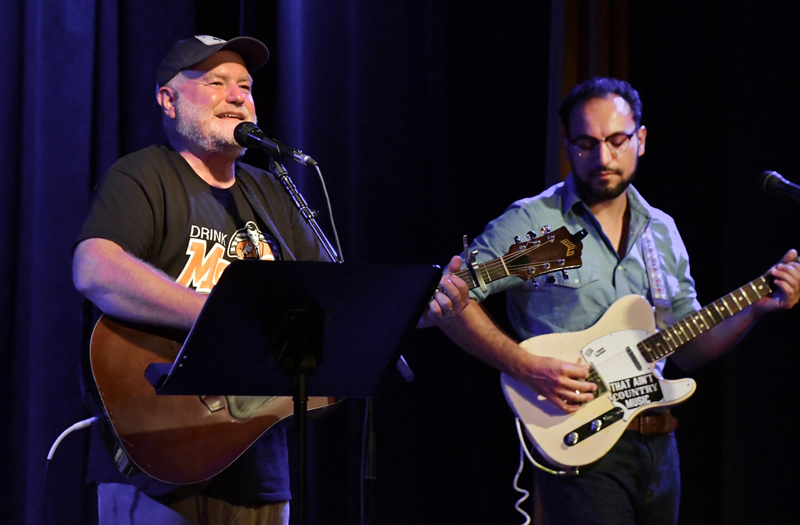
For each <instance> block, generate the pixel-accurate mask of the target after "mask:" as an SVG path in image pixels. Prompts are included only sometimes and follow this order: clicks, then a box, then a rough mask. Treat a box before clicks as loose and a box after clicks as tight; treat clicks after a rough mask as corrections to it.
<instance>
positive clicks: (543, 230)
mask: <svg viewBox="0 0 800 525" xmlns="http://www.w3.org/2000/svg"><path fill="white" fill-rule="evenodd" d="M548 233H550V226H547V225H544V226H542V235H547V234H548Z"/></svg>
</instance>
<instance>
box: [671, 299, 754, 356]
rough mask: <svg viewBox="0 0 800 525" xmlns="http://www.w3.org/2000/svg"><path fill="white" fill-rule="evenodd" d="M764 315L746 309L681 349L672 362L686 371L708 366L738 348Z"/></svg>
mask: <svg viewBox="0 0 800 525" xmlns="http://www.w3.org/2000/svg"><path fill="white" fill-rule="evenodd" d="M762 315H763V312H760V311H758V310H756V309H755V308H753V307H750V308H746V309H744V310H742V311H741V312H739V313H737V314H736V315H734V316H732V317H729V318H728V319H726V320H724V321H723V322H721V323H720V324H718V325H717V326H715V327H714V328H712V329H711V330H709V331H708V332H705V333H703V334H700V335H698V336H697V337H695V338H694V339H692V340H691V341H690V342H688V343H686V344H685V345H684V346H682V347H680V348H679V349H678V350H676V351H675V353H674V354H673V355H672V356H671V357H670V360H672V362H673V363H675V364H676V365H677V366H678V367H680V368H681V369H682V370H684V371H689V370H694V369H695V368H699V367H701V366H703V365H706V364H708V363H710V362H711V361H713V360H715V359H717V358H718V357H721V356H722V355H723V354H725V353H726V352H727V351H728V350H730V349H731V348H733V347H734V346H736V343H737V342H738V341H739V340H740V339H741V338H742V337H744V336H745V334H747V332H748V330H750V328H751V327H752V326H753V325H754V324H755V323H756V322H757V321H758V319H760V318H761V316H762Z"/></svg>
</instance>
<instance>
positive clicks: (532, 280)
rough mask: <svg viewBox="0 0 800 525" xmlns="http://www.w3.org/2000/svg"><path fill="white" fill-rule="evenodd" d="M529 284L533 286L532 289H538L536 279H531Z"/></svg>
mask: <svg viewBox="0 0 800 525" xmlns="http://www.w3.org/2000/svg"><path fill="white" fill-rule="evenodd" d="M531 283H532V284H533V287H534V289H535V288H539V281H537V280H536V279H531Z"/></svg>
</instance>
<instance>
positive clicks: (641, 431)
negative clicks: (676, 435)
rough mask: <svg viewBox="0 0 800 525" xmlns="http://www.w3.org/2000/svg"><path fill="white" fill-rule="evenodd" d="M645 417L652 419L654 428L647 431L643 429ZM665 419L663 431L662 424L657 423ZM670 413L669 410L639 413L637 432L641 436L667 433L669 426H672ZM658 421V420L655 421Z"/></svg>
mask: <svg viewBox="0 0 800 525" xmlns="http://www.w3.org/2000/svg"><path fill="white" fill-rule="evenodd" d="M645 418H647V419H648V420H649V419H651V418H652V419H653V420H654V424H653V425H652V426H653V427H656V428H654V429H653V430H652V431H648V430H646V429H645V424H644V420H645ZM665 419H666V428H667V431H666V432H665V431H664V425H661V424H659V423H661V422H663V421H664V420H665ZM671 420H672V413H671V412H659V413H656V414H639V434H641V435H643V436H657V435H661V434H669V428H670V427H671V426H672V421H671ZM655 421H658V422H655Z"/></svg>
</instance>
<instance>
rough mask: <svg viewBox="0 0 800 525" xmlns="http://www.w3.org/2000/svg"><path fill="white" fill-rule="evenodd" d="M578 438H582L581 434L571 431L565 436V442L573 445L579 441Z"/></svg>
mask: <svg viewBox="0 0 800 525" xmlns="http://www.w3.org/2000/svg"><path fill="white" fill-rule="evenodd" d="M578 439H580V436H578V433H577V432H570V433H569V434H567V435H566V436H565V437H564V443H566V444H567V445H569V446H572V445H574V444H575V443H577V442H578Z"/></svg>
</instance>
